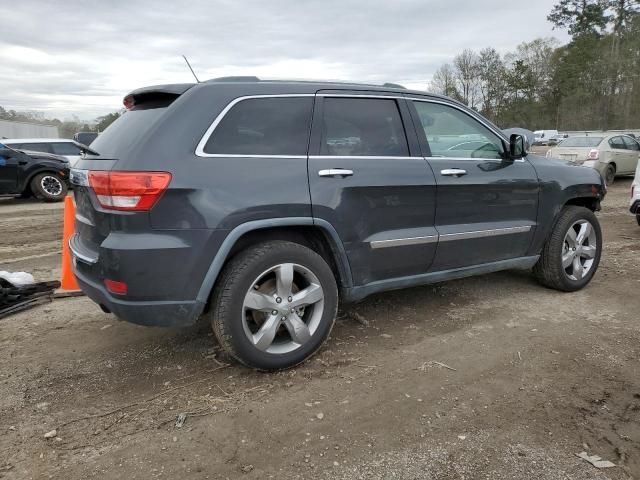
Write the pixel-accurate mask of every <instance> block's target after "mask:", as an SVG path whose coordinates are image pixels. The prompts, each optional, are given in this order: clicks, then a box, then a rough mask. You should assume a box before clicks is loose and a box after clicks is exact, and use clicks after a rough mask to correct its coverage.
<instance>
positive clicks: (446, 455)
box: [0, 180, 640, 480]
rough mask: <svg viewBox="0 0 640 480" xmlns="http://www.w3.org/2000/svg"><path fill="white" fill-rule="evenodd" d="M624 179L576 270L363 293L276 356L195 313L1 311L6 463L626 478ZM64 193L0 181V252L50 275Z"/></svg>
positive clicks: (632, 465)
mask: <svg viewBox="0 0 640 480" xmlns="http://www.w3.org/2000/svg"><path fill="white" fill-rule="evenodd" d="M629 186H630V181H628V180H619V181H617V182H616V184H615V185H613V186H612V188H611V189H610V191H609V195H608V196H607V198H606V199H605V203H604V205H603V210H602V212H600V213H599V218H600V220H601V222H602V225H603V230H604V237H605V248H604V253H603V257H602V263H601V265H600V270H599V272H598V274H597V275H596V277H595V279H594V281H593V282H592V283H591V285H590V286H589V287H588V288H586V289H585V290H583V291H581V292H577V293H574V294H563V293H559V292H555V291H552V290H547V289H545V288H543V287H541V286H539V285H537V284H536V283H535V281H534V280H533V279H532V278H531V277H530V276H529V275H528V274H526V273H524V272H504V273H498V274H493V275H487V276H483V277H476V278H470V279H464V280H459V281H453V282H448V283H444V284H439V285H435V286H427V287H421V288H413V289H410V290H404V291H398V292H391V293H385V294H380V295H376V296H374V297H371V298H369V299H367V300H366V301H365V302H363V303H361V304H359V305H356V306H354V307H350V308H349V309H348V310H347V309H343V310H342V311H341V317H340V319H339V321H338V323H337V325H336V328H335V329H334V331H333V334H332V337H331V339H330V341H329V342H328V343H327V345H326V346H325V347H324V349H323V350H321V352H320V353H319V354H318V355H317V356H315V357H314V358H313V359H312V360H311V361H310V362H308V363H307V364H304V365H302V366H301V367H299V368H296V369H294V370H290V371H287V372H283V373H278V374H260V373H256V372H253V371H249V370H247V369H244V368H240V367H237V366H235V365H231V366H228V365H226V362H227V360H226V359H225V358H224V357H223V356H222V355H221V354H220V353H219V352H218V349H217V347H216V345H215V344H214V341H213V338H212V336H211V334H210V333H209V332H207V331H204V332H203V331H198V329H196V328H193V329H190V330H186V331H185V330H182V331H179V330H166V329H152V328H145V327H138V326H135V325H130V324H126V323H122V322H119V321H117V320H116V319H115V318H114V317H113V316H111V315H107V314H104V313H102V312H101V311H100V310H99V308H98V307H97V306H96V305H94V304H93V303H92V302H90V301H89V300H87V299H86V298H71V299H64V300H57V301H55V302H54V303H51V304H49V305H45V306H41V307H38V308H36V309H33V310H30V311H28V312H23V313H21V314H18V315H15V316H13V317H9V318H7V319H4V320H0V478H3V479H4V478H6V479H29V478H56V479H86V478H100V479H110V478H126V479H147V478H178V477H179V478H181V479H183V480H186V479H206V478H209V479H217V478H247V479H252V478H255V479H258V478H260V479H263V478H332V479H342V478H344V479H350V478H362V479H364V478H366V479H382V478H385V479H386V478H396V479H418V478H420V479H476V478H478V479H510V480H512V479H531V478H536V479H537V480H545V479H576V480H578V479H580V480H583V479H606V478H609V479H627V478H640V360H639V353H640V324H639V320H640V315H639V312H640V295H638V290H639V289H640V255H639V251H640V242H639V241H638V239H639V238H640V227H638V226H637V224H636V222H635V219H634V218H633V217H631V216H630V215H628V214H627V213H626V208H627V198H628V191H629ZM61 208H62V207H61V205H60V204H58V205H43V204H40V203H36V202H32V201H24V200H13V199H3V200H0V269H5V270H6V269H8V270H13V271H17V270H26V271H29V272H32V273H33V274H34V275H35V276H36V277H38V279H41V280H51V279H57V278H58V277H59V271H60V269H59V263H60V255H59V253H58V251H59V248H60V234H61V230H62V226H61V221H62V209H61ZM185 412H186V413H187V419H186V422H185V423H184V425H183V426H182V427H181V428H177V427H176V426H175V421H176V416H177V415H178V414H180V413H185ZM54 429H55V430H56V435H55V436H54V438H51V439H46V438H45V437H44V435H45V433H47V432H50V431H52V430H54ZM581 451H587V452H589V453H590V454H596V455H599V456H601V457H603V458H606V459H608V460H611V461H613V462H614V463H616V465H618V466H617V467H615V468H610V469H607V470H598V469H596V468H595V467H593V466H591V465H590V464H588V463H586V462H585V461H583V460H581V459H579V458H577V457H576V455H575V454H576V453H580V452H581Z"/></svg>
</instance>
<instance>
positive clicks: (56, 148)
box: [51, 142, 82, 155]
mask: <svg viewBox="0 0 640 480" xmlns="http://www.w3.org/2000/svg"><path fill="white" fill-rule="evenodd" d="M51 148H52V149H53V153H55V154H56V155H80V154H81V153H82V151H81V150H80V149H79V148H78V147H76V146H75V144H73V143H71V142H58V143H52V144H51Z"/></svg>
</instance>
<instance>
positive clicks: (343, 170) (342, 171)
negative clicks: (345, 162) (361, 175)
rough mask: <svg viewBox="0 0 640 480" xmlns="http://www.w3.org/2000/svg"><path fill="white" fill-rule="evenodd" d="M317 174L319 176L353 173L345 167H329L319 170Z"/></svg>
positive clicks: (347, 175) (349, 174) (348, 175)
mask: <svg viewBox="0 0 640 480" xmlns="http://www.w3.org/2000/svg"><path fill="white" fill-rule="evenodd" d="M318 175H319V176H321V177H350V176H351V175H353V170H347V169H346V168H329V169H327V170H320V171H319V172H318Z"/></svg>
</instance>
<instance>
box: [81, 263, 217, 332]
mask: <svg viewBox="0 0 640 480" xmlns="http://www.w3.org/2000/svg"><path fill="white" fill-rule="evenodd" d="M75 261H76V260H74V264H75ZM73 271H74V273H75V275H76V279H77V280H78V284H79V285H80V289H81V290H82V291H83V292H84V293H85V294H86V295H87V297H89V298H90V299H91V300H93V301H94V302H96V303H97V304H98V305H100V306H101V307H102V308H104V309H106V310H109V311H110V312H111V313H113V314H114V315H115V316H116V317H118V318H120V319H121V320H125V321H127V322H131V323H135V324H138V325H146V326H149V327H187V326H189V325H193V324H194V323H195V322H196V320H197V319H198V317H200V315H201V314H202V311H203V310H204V303H202V302H198V301H197V300H194V301H190V302H184V301H183V302H172V301H165V302H141V301H136V302H130V301H125V300H120V299H117V298H114V297H113V296H112V295H111V294H110V293H109V292H107V290H106V289H105V288H104V287H103V286H102V285H99V284H96V283H94V282H92V281H90V280H89V279H88V278H86V277H83V276H82V274H79V273H78V272H77V269H76V268H75V265H74V269H73Z"/></svg>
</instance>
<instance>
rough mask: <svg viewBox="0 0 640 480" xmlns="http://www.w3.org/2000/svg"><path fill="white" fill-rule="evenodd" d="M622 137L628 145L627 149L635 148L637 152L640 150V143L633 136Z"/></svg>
mask: <svg viewBox="0 0 640 480" xmlns="http://www.w3.org/2000/svg"><path fill="white" fill-rule="evenodd" d="M622 139H623V140H624V143H625V145H626V146H627V150H634V151H636V152H637V151H639V150H640V144H638V142H636V141H635V140H634V139H633V138H631V137H622Z"/></svg>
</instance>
